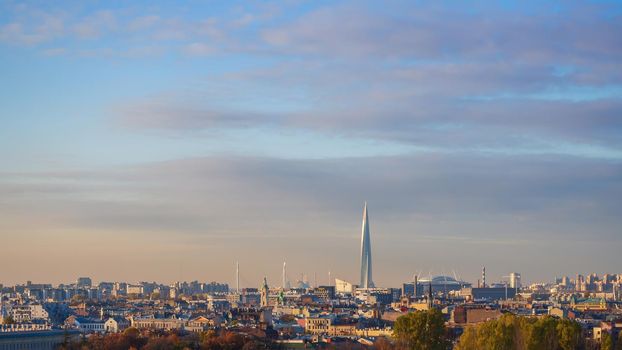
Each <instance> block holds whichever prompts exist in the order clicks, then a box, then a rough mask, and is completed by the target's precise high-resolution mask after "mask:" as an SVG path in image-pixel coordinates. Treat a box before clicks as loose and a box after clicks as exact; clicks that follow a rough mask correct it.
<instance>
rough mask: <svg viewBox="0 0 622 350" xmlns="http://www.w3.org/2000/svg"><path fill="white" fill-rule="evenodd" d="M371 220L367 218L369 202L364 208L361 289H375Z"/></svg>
mask: <svg viewBox="0 0 622 350" xmlns="http://www.w3.org/2000/svg"><path fill="white" fill-rule="evenodd" d="M369 236H370V235H369V218H368V216H367V202H365V207H363V229H362V232H361V283H360V284H359V287H360V288H373V287H374V282H373V280H372V277H371V241H370V237H369Z"/></svg>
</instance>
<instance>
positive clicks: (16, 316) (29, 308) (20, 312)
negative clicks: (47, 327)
mask: <svg viewBox="0 0 622 350" xmlns="http://www.w3.org/2000/svg"><path fill="white" fill-rule="evenodd" d="M9 315H10V316H11V317H13V320H15V322H17V323H25V322H31V321H48V320H49V314H48V312H47V311H45V309H44V308H43V305H41V304H25V305H13V306H12V307H11V310H10V311H9Z"/></svg>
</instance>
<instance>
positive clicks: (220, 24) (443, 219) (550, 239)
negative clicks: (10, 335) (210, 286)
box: [0, 1, 622, 287]
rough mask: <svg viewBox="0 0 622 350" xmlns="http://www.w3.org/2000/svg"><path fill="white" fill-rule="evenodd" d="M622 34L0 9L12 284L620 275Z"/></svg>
mask: <svg viewBox="0 0 622 350" xmlns="http://www.w3.org/2000/svg"><path fill="white" fill-rule="evenodd" d="M621 17H622V3H621V2H618V1H564V2H550V3H549V2H547V3H542V2H540V1H501V2H487V1H472V2H464V3H462V2H461V3H453V2H438V1H416V2H412V1H388V2H373V1H338V2H329V1H284V2H283V1H275V2H271V1H257V2H256V1H247V2H244V1H242V2H237V1H234V2H220V3H208V4H206V3H201V2H194V1H188V2H183V3H175V4H169V3H166V2H142V1H139V2H132V3H129V4H128V3H124V2H114V1H112V2H105V3H83V2H82V1H61V2H55V3H49V4H46V3H39V2H18V1H5V2H0V73H1V74H0V76H2V83H0V96H1V97H0V98H1V100H0V101H1V103H0V118H1V121H2V126H1V127H0V164H1V166H0V238H1V241H2V257H3V261H4V263H3V264H2V265H3V268H2V269H1V270H0V283H4V284H15V283H25V282H26V281H27V280H31V281H33V282H35V283H38V282H40V283H44V282H45V283H54V284H57V283H67V282H72V281H75V279H76V278H77V277H79V276H89V277H92V278H93V279H94V280H95V281H127V282H137V281H158V282H164V283H169V282H173V281H178V280H181V281H183V280H187V281H191V280H199V281H219V282H227V283H229V284H230V286H233V285H234V273H235V262H236V261H239V262H240V266H241V269H242V282H243V286H245V287H256V286H257V285H259V283H260V281H261V279H262V278H263V276H264V275H265V276H267V277H268V281H269V283H270V285H279V284H280V281H281V277H280V276H281V267H282V262H283V259H286V260H287V264H288V271H289V272H290V273H289V278H290V279H291V280H292V281H294V280H296V279H298V278H299V276H300V274H301V273H306V274H307V276H308V279H309V280H310V281H313V274H314V273H317V276H318V282H320V283H322V284H326V282H327V279H328V271H329V270H330V271H331V272H332V276H333V277H337V278H341V279H345V280H348V281H351V282H353V283H358V276H359V250H360V235H361V214H362V207H363V203H364V202H365V201H367V202H368V204H369V219H370V228H371V247H372V256H373V280H374V282H375V283H376V284H377V285H380V286H388V287H397V286H399V285H400V284H401V283H402V282H404V281H408V280H410V278H411V277H412V275H413V274H415V273H420V274H422V275H428V274H446V275H450V276H453V274H454V271H455V273H456V274H457V275H459V276H461V277H462V278H463V279H464V280H467V281H469V282H472V283H475V282H476V281H477V279H478V278H479V277H480V273H481V267H482V266H486V269H487V280H488V281H491V282H496V281H499V280H500V279H501V278H502V276H507V275H508V274H509V273H510V272H519V273H521V274H522V277H523V280H524V281H531V282H539V281H552V280H553V278H554V277H556V276H563V275H568V276H570V277H573V276H574V274H576V273H583V274H587V273H590V272H596V273H599V274H602V273H605V272H609V273H622V271H619V270H616V269H620V264H619V258H618V257H619V252H620V251H622V235H621V228H622V215H620V204H621V200H620V198H622V116H621V115H620V114H621V112H622V36H621V35H620V34H619V33H622V18H621Z"/></svg>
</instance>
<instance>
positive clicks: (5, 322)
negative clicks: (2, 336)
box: [2, 316, 15, 324]
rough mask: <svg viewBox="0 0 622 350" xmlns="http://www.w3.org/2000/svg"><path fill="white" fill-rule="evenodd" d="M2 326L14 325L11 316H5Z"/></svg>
mask: <svg viewBox="0 0 622 350" xmlns="http://www.w3.org/2000/svg"><path fill="white" fill-rule="evenodd" d="M2 323H3V324H15V320H14V319H13V316H6V317H5V318H4V319H3V320H2Z"/></svg>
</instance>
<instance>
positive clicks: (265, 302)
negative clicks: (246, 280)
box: [261, 277, 269, 307]
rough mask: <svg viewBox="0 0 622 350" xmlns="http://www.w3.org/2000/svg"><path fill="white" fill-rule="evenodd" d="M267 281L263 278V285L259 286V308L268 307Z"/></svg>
mask: <svg viewBox="0 0 622 350" xmlns="http://www.w3.org/2000/svg"><path fill="white" fill-rule="evenodd" d="M268 292H269V289H268V280H267V279H266V277H264V278H263V285H262V286H261V307H266V306H268Z"/></svg>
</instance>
